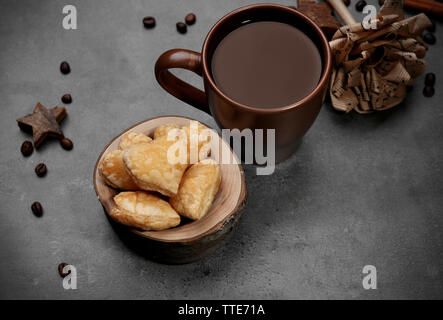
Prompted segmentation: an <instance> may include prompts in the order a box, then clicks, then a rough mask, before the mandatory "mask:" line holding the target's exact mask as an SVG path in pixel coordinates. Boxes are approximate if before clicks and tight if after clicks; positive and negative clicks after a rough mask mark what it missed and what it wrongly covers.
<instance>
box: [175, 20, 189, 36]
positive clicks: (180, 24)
mask: <svg viewBox="0 0 443 320" xmlns="http://www.w3.org/2000/svg"><path fill="white" fill-rule="evenodd" d="M176 26H177V31H178V32H179V33H181V34H184V33H186V31H188V27H187V26H186V24H184V23H183V22H177V24H176Z"/></svg>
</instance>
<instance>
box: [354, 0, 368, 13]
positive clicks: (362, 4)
mask: <svg viewBox="0 0 443 320" xmlns="http://www.w3.org/2000/svg"><path fill="white" fill-rule="evenodd" d="M366 5H367V3H366V1H365V0H359V1H358V2H357V3H356V4H355V9H356V10H357V11H358V12H362V11H363V8H364V7H366Z"/></svg>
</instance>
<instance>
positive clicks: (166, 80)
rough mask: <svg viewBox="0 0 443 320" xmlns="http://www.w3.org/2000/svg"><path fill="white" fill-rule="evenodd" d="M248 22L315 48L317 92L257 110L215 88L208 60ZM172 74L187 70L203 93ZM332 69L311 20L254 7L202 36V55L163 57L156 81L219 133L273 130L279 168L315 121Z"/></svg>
mask: <svg viewBox="0 0 443 320" xmlns="http://www.w3.org/2000/svg"><path fill="white" fill-rule="evenodd" d="M249 21H252V22H255V21H277V22H284V23H287V24H290V25H293V26H295V27H296V28H298V29H299V30H301V31H302V32H304V33H305V34H306V35H307V36H308V37H309V38H310V39H311V40H312V41H313V42H314V44H315V45H316V46H317V49H318V51H319V52H320V56H321V59H322V75H321V78H320V80H319V82H318V84H317V87H316V88H315V89H314V90H313V91H312V92H311V93H310V94H309V95H308V96H306V97H305V98H303V99H302V100H300V101H297V102H294V103H293V104H291V105H288V106H283V107H278V108H270V109H260V108H254V107H249V106H246V105H243V104H241V103H238V102H236V101H234V100H232V99H231V98H229V97H228V96H227V95H226V94H224V93H223V92H222V91H221V90H220V89H219V88H218V87H217V85H216V84H215V82H214V79H213V77H212V71H211V59H212V55H213V53H214V51H215V49H216V48H217V45H218V44H219V43H220V41H221V40H222V39H223V38H224V37H226V36H227V35H228V34H229V33H230V32H231V31H233V30H235V29H237V28H238V27H240V26H242V25H243V24H244V23H245V22H249ZM172 68H183V69H187V70H191V71H193V72H195V73H196V74H198V75H199V76H201V77H203V82H204V88H205V91H204V92H203V91H201V90H199V89H197V88H195V87H193V86H192V85H190V84H188V83H186V82H184V81H183V80H180V79H178V78H177V77H176V76H174V75H173V74H172V73H171V72H170V71H169V69H172ZM331 68H332V58H331V49H330V47H329V43H328V40H327V39H326V37H325V36H324V34H323V33H322V31H321V30H320V28H319V27H318V26H317V25H316V24H315V23H314V22H313V21H312V20H311V19H310V18H308V17H307V16H305V15H304V14H302V13H300V12H298V11H297V10H295V9H292V8H289V7H286V6H280V5H275V4H255V5H249V6H246V7H242V8H240V9H237V10H235V11H232V12H231V13H229V14H227V15H226V16H224V17H223V18H221V19H220V20H219V21H218V22H217V23H216V24H215V25H214V26H213V27H212V29H211V30H210V31H209V33H208V35H207V36H206V39H205V41H204V43H203V49H202V52H201V54H200V53H199V52H195V51H191V50H187V49H172V50H169V51H166V52H164V53H163V54H162V55H161V56H160V57H159V58H158V60H157V62H156V64H155V76H156V78H157V81H158V82H159V84H160V85H161V86H162V87H163V88H164V89H165V90H166V91H168V92H169V93H170V94H172V95H174V96H175V97H177V98H178V99H180V100H182V101H184V102H186V103H189V104H190V105H192V106H194V107H196V108H197V109H200V110H203V111H205V112H207V113H209V114H211V115H212V116H213V117H214V119H215V121H216V122H217V124H218V126H220V127H221V128H225V129H235V128H237V129H239V130H243V129H245V128H249V129H253V130H254V129H275V138H276V141H275V149H276V150H275V157H276V158H275V160H276V162H277V163H278V162H280V161H282V160H284V159H286V158H288V157H289V156H290V155H291V154H292V153H293V152H294V151H295V150H296V149H297V147H298V145H299V144H300V142H301V139H302V138H303V136H304V134H305V133H306V132H307V131H308V129H309V128H310V127H311V125H312V124H313V122H314V121H315V119H316V118H317V115H318V113H319V111H320V108H321V106H322V104H323V101H324V98H325V95H326V92H327V86H328V81H329V76H330V73H331ZM265 148H266V146H265Z"/></svg>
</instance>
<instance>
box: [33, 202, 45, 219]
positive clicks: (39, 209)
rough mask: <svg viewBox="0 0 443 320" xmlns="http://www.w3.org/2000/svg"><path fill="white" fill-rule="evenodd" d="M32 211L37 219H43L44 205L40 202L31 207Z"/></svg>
mask: <svg viewBox="0 0 443 320" xmlns="http://www.w3.org/2000/svg"><path fill="white" fill-rule="evenodd" d="M31 210H32V213H33V214H34V215H35V216H36V217H41V216H42V215H43V207H42V204H41V203H40V202H38V201H36V202H34V203H33V204H32V205H31Z"/></svg>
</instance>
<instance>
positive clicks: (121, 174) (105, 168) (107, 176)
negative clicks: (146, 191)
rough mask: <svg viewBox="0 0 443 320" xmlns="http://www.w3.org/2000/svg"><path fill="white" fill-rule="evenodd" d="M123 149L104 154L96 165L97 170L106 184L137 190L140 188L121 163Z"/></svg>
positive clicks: (117, 187)
mask: <svg viewBox="0 0 443 320" xmlns="http://www.w3.org/2000/svg"><path fill="white" fill-rule="evenodd" d="M122 156H123V151H122V150H113V151H110V152H108V153H107V154H105V155H104V157H103V159H102V161H100V164H99V166H98V172H99V174H100V176H101V177H102V178H103V180H104V181H105V182H106V184H107V185H109V186H111V187H113V188H116V189H121V190H139V189H140V188H139V187H138V186H137V184H136V183H135V182H134V181H133V180H132V178H131V176H130V175H129V174H128V173H127V172H126V170H125V166H124V164H123V158H122Z"/></svg>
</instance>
